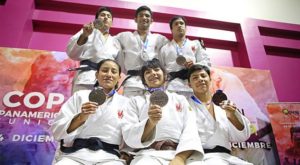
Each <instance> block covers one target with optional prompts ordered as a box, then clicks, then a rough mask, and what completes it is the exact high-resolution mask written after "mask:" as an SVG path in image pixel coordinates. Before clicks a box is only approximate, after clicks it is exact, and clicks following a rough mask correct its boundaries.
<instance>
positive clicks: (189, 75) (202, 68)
mask: <svg viewBox="0 0 300 165" xmlns="http://www.w3.org/2000/svg"><path fill="white" fill-rule="evenodd" d="M198 70H204V71H205V72H206V73H207V74H208V76H209V78H210V69H209V68H208V67H207V66H205V65H199V64H195V65H193V66H192V67H190V69H189V70H188V82H190V78H191V75H192V74H193V73H194V72H196V71H198Z"/></svg>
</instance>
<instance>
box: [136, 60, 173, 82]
mask: <svg viewBox="0 0 300 165" xmlns="http://www.w3.org/2000/svg"><path fill="white" fill-rule="evenodd" d="M155 68H160V69H161V70H162V71H163V73H164V76H166V74H167V72H166V70H165V68H164V67H163V66H162V65H161V63H160V62H159V60H158V59H156V58H154V59H152V60H150V61H146V62H144V64H143V66H142V69H141V71H140V76H141V79H142V82H143V84H144V85H147V84H146V80H145V77H144V73H145V72H146V71H147V70H148V69H155Z"/></svg>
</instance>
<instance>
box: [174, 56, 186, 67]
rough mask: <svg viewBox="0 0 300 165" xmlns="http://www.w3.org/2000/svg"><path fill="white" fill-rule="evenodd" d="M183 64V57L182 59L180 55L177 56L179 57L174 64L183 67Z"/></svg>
mask: <svg viewBox="0 0 300 165" xmlns="http://www.w3.org/2000/svg"><path fill="white" fill-rule="evenodd" d="M185 62H186V59H185V57H183V56H182V55H179V56H178V57H177V58H176V63H177V64H178V65H181V66H183V65H184V63H185Z"/></svg>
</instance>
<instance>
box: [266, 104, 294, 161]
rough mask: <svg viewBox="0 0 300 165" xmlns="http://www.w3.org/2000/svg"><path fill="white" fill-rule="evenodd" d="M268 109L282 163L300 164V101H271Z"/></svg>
mask: <svg viewBox="0 0 300 165" xmlns="http://www.w3.org/2000/svg"><path fill="white" fill-rule="evenodd" d="M267 107H268V111H269V116H270V120H271V123H272V128H273V133H274V136H275V141H276V145H277V150H278V155H279V158H280V162H281V164H282V165H300V103H270V104H268V106H267Z"/></svg>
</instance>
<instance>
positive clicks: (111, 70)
mask: <svg viewBox="0 0 300 165" xmlns="http://www.w3.org/2000/svg"><path fill="white" fill-rule="evenodd" d="M96 78H97V80H98V82H99V85H100V86H101V87H102V88H103V89H104V90H105V91H108V92H109V91H111V90H112V89H114V88H115V86H116V84H117V83H118V81H119V80H120V78H121V76H120V70H119V66H118V65H117V64H116V63H115V62H113V61H106V62H104V63H103V64H102V65H101V67H100V69H99V70H98V72H96Z"/></svg>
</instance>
